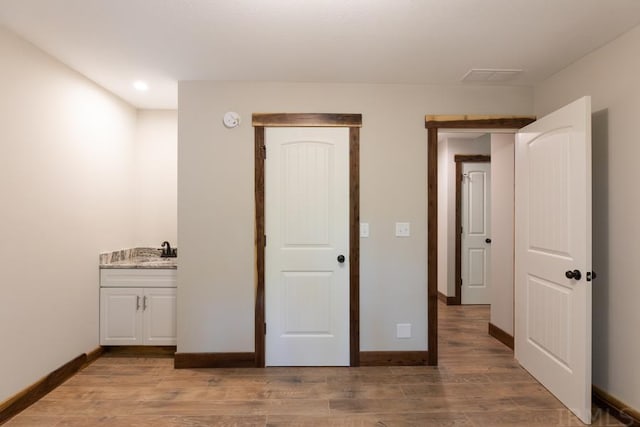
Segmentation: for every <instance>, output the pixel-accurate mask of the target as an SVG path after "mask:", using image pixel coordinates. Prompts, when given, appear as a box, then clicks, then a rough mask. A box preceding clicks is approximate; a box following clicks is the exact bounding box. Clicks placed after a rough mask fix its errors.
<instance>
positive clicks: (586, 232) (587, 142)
mask: <svg viewBox="0 0 640 427" xmlns="http://www.w3.org/2000/svg"><path fill="white" fill-rule="evenodd" d="M516 138H517V139H516V168H515V170H516V192H515V205H516V206H515V237H516V238H515V240H516V244H515V283H516V285H515V286H516V287H515V302H516V304H515V309H516V310H515V313H516V314H515V326H516V328H515V355H516V358H517V359H518V361H519V362H520V364H521V365H522V366H523V367H524V368H525V369H527V370H528V371H529V372H530V373H531V374H532V375H533V376H534V377H535V378H536V379H537V380H538V381H540V382H541V383H542V384H543V385H544V386H545V387H546V388H547V389H549V391H551V392H552V393H553V394H554V395H555V396H556V397H557V398H558V399H560V401H562V402H563V403H564V404H565V405H566V406H567V407H568V408H569V409H571V410H572V411H573V412H574V413H575V414H576V415H577V416H578V417H579V418H580V419H581V420H582V421H583V422H585V423H587V424H589V423H590V422H591V280H592V277H591V276H592V272H591V99H590V98H589V97H585V98H582V99H579V100H578V101H576V102H574V103H572V104H569V105H568V106H566V107H563V108H561V109H560V110H558V111H556V112H554V113H552V114H550V115H548V116H545V117H543V118H542V119H540V120H538V121H536V122H534V123H532V124H530V125H529V126H526V127H524V128H522V129H521V130H520V131H519V132H518V134H517V137H516Z"/></svg>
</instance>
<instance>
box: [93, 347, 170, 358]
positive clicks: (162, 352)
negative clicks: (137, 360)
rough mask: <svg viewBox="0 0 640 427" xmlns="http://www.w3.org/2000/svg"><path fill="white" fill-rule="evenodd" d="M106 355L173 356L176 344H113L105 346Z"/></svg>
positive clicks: (104, 354)
mask: <svg viewBox="0 0 640 427" xmlns="http://www.w3.org/2000/svg"><path fill="white" fill-rule="evenodd" d="M102 348H103V351H104V353H103V354H102V355H103V356H104V357H173V356H174V355H175V354H176V346H175V345H160V346H150V345H111V346H103V347H102Z"/></svg>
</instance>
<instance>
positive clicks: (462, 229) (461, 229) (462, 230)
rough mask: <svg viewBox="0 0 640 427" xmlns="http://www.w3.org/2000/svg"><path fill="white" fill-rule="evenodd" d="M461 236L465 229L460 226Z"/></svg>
mask: <svg viewBox="0 0 640 427" xmlns="http://www.w3.org/2000/svg"><path fill="white" fill-rule="evenodd" d="M460 234H464V227H462V226H460Z"/></svg>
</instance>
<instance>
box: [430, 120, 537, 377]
mask: <svg viewBox="0 0 640 427" xmlns="http://www.w3.org/2000/svg"><path fill="white" fill-rule="evenodd" d="M534 121H535V117H530V116H526V117H514V116H426V118H425V127H426V128H427V132H428V138H427V144H428V146H427V180H428V188H427V191H428V193H427V206H428V212H427V218H428V223H427V233H428V238H427V278H428V304H427V312H428V319H427V322H428V347H429V361H428V362H429V364H430V365H437V364H438V285H437V284H438V230H439V223H438V177H439V173H438V131H439V130H454V131H458V130H460V129H464V130H471V129H478V130H483V131H484V132H490V131H491V130H497V131H516V130H517V129H520V128H522V127H524V126H526V125H528V124H530V123H532V122H534Z"/></svg>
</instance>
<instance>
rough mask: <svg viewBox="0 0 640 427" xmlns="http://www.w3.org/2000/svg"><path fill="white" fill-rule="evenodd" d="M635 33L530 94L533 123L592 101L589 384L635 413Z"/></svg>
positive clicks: (638, 43) (639, 403)
mask: <svg viewBox="0 0 640 427" xmlns="http://www.w3.org/2000/svg"><path fill="white" fill-rule="evenodd" d="M639 51H640V27H636V28H635V29H633V30H631V31H630V32H628V33H627V34H625V35H623V36H621V37H620V38H618V39H617V40H614V41H613V42H611V43H610V44H608V45H606V46H604V47H602V48H600V49H598V50H596V51H595V52H593V53H591V54H589V55H587V56H586V57H584V58H583V59H581V60H579V61H577V62H575V63H574V64H572V65H571V66H569V67H567V68H566V69H565V70H563V71H561V72H559V73H558V74H556V75H554V76H552V77H551V78H549V79H548V80H546V81H545V82H543V83H542V84H541V85H539V86H538V87H536V89H535V109H536V114H537V115H538V116H542V115H544V114H546V113H549V112H551V111H553V110H554V109H556V108H559V107H561V106H563V105H564V104H567V103H569V102H571V101H573V100H575V99H577V98H579V97H581V96H583V95H591V96H592V108H593V116H592V129H593V132H592V134H593V266H594V267H593V268H594V270H595V271H596V272H597V273H598V278H597V280H595V281H594V282H593V369H594V370H593V382H594V384H595V385H596V386H598V387H600V388H602V389H604V390H605V391H607V392H608V393H609V394H611V395H612V396H614V397H616V398H618V399H620V400H621V401H623V402H625V403H626V404H628V405H630V406H632V407H633V408H635V409H636V410H640V370H638V369H637V363H638V360H640V340H638V339H637V337H638V326H639V325H640V310H638V303H639V302H640V286H638V281H637V279H636V275H635V274H634V273H635V271H636V267H637V265H638V254H640V223H639V222H638V220H637V218H640V193H639V192H638V190H637V173H636V171H637V164H636V163H637V160H638V159H639V158H640V144H639V143H638V128H637V126H636V125H637V124H638V118H639V117H640V79H638V76H640V55H638V52H639Z"/></svg>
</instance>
